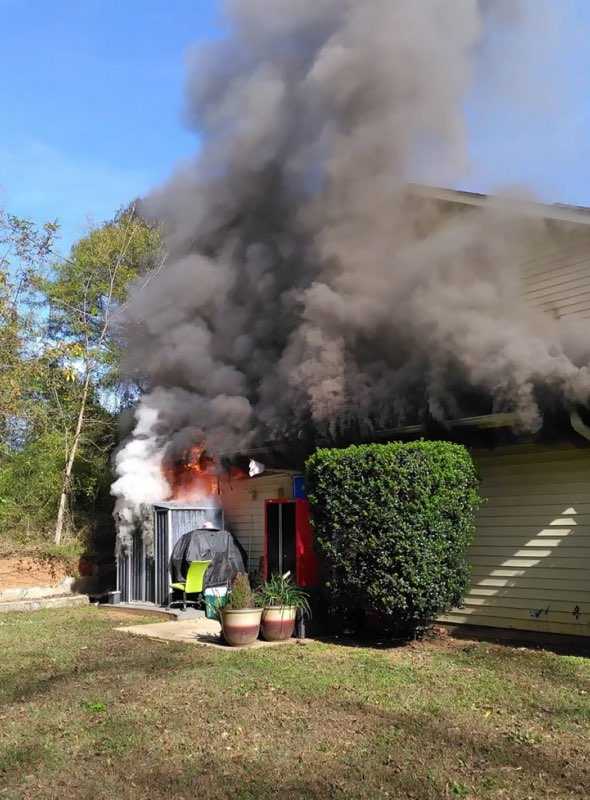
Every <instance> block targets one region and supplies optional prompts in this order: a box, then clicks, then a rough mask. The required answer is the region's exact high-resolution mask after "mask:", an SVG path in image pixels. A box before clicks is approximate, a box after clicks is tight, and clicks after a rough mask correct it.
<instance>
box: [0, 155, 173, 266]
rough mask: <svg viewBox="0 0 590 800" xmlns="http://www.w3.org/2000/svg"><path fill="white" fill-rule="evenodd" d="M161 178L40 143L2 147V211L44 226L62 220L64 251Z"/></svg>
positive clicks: (0, 183) (62, 247)
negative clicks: (89, 228)
mask: <svg viewBox="0 0 590 800" xmlns="http://www.w3.org/2000/svg"><path fill="white" fill-rule="evenodd" d="M157 177H158V176H155V175H150V174H149V173H148V172H147V171H138V170H131V169H125V168H123V167H120V166H117V165H114V164H109V163H105V162H101V161H97V160H93V159H91V158H88V157H84V156H80V157H78V156H75V155H72V154H66V153H63V152H61V151H60V150H57V149H55V148H53V147H50V146H48V145H47V144H45V143H44V142H42V141H38V140H35V139H28V140H23V141H21V142H19V143H14V144H11V145H7V144H0V206H3V207H5V208H6V209H7V210H9V211H11V212H13V213H16V214H20V215H23V216H27V217H31V218H33V219H35V220H37V221H39V222H43V221H46V220H49V219H57V220H58V221H59V223H60V225H61V249H62V250H64V251H65V250H67V249H69V247H70V245H71V244H72V243H73V242H74V241H75V240H76V239H77V238H79V237H80V236H81V235H83V234H84V232H85V231H86V230H87V229H88V226H89V223H90V222H101V221H102V220H104V219H108V218H109V217H110V216H112V214H113V212H114V211H116V210H117V209H118V208H119V207H121V206H122V205H124V204H126V203H128V202H129V201H130V200H132V199H133V198H135V197H137V196H138V195H141V194H144V193H145V192H147V191H148V189H150V188H151V186H152V185H153V184H154V183H155V182H156V180H157Z"/></svg>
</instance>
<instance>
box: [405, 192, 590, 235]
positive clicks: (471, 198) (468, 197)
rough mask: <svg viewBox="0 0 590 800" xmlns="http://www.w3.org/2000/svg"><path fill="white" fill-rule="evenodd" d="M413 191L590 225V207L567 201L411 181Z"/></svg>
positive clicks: (445, 199) (543, 217) (435, 197)
mask: <svg viewBox="0 0 590 800" xmlns="http://www.w3.org/2000/svg"><path fill="white" fill-rule="evenodd" d="M408 187H409V190H410V192H411V193H412V194H415V195H418V196H419V197H425V198H430V199H432V200H440V201H443V202H446V203H455V204H458V205H464V206H480V207H482V206H487V207H489V208H493V207H498V208H503V209H506V208H512V209H513V210H514V212H515V213H518V214H522V215H523V216H528V217H537V218H539V219H548V220H555V221H557V222H570V223H573V224H577V225H590V208H587V207H586V206H571V205H567V204H564V203H550V204H547V203H536V202H533V201H529V200H518V199H516V198H511V197H507V196H501V197H500V196H497V195H489V194H480V193H478V192H466V191H463V190H461V189H443V188H441V187H438V186H424V185H422V184H418V183H410V184H408Z"/></svg>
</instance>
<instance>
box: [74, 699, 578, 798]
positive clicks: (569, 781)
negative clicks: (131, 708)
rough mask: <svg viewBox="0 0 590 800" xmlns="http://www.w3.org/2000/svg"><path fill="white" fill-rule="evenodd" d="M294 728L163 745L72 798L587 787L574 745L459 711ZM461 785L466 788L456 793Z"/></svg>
mask: <svg viewBox="0 0 590 800" xmlns="http://www.w3.org/2000/svg"><path fill="white" fill-rule="evenodd" d="M320 713H321V712H320ZM356 713H358V710H357V711H356ZM343 721H344V720H343ZM449 723H450V724H449ZM290 733H291V732H290V731H289V730H288V729H286V730H285V729H284V730H281V731H280V732H277V739H276V741H274V743H271V745H270V746H269V748H268V749H267V750H266V751H265V752H264V753H262V754H261V755H260V756H254V757H253V756H245V755H244V754H241V753H240V752H235V751H233V749H232V747H229V746H228V747H225V746H224V745H223V743H222V742H217V743H215V742H210V743H209V749H208V750H207V751H206V752H205V753H199V755H198V756H197V757H196V758H193V759H191V763H190V764H189V763H186V760H182V761H179V760H178V759H175V758H168V757H167V756H166V754H164V753H162V754H161V757H160V758H158V759H156V760H153V761H151V762H150V763H149V765H146V767H145V769H143V768H141V767H138V765H137V763H135V764H134V765H133V766H131V765H128V764H127V765H126V764H124V763H123V764H119V765H117V766H116V771H115V773H114V774H112V775H111V776H110V777H109V779H108V783H107V785H105V786H103V787H102V789H101V790H100V791H101V792H102V793H97V787H96V786H94V787H92V788H91V787H88V788H87V789H85V791H83V792H79V793H78V797H80V798H81V800H86V798H88V800H91V799H92V800H98V798H104V799H105V800H107V798H109V800H110V797H111V796H114V794H113V793H116V794H117V796H118V797H121V798H127V797H129V798H132V797H147V796H149V797H151V798H152V799H153V800H159V798H162V799H163V798H169V797H174V798H177V799H180V798H187V800H188V798H192V797H199V796H200V797H207V798H208V800H222V799H223V798H234V799H237V800H240V799H241V800H250V799H252V800H254V799H256V800H264V798H293V800H294V799H295V798H297V799H298V800H299V799H301V800H303V798H312V800H324V798H334V797H347V798H354V797H358V798H364V797H368V796H371V797H386V796H389V797H400V798H401V797H403V798H420V800H440V798H444V797H454V796H477V797H480V796H482V795H481V794H480V792H481V791H483V789H485V790H486V791H488V790H492V789H493V790H494V791H495V792H498V791H500V792H501V794H499V795H498V794H493V795H489V796H502V797H510V798H511V800H520V798H528V797H531V796H533V795H532V794H531V792H533V791H536V793H535V794H534V796H540V795H539V794H538V790H539V789H540V788H541V787H542V793H543V796H552V797H553V796H555V797H559V798H561V800H565V798H580V799H581V798H584V797H586V796H587V795H586V794H585V792H584V785H587V781H588V779H589V777H590V775H589V769H588V766H587V765H585V763H584V761H583V757H582V756H580V760H579V762H578V763H574V762H573V761H572V758H571V753H564V752H560V750H559V744H558V743H556V744H551V743H543V742H540V743H539V744H535V745H524V744H520V743H518V742H515V741H513V740H511V739H510V738H509V737H507V735H506V734H505V733H504V732H497V731H494V730H484V729H479V730H473V729H472V728H469V727H467V726H466V725H465V724H463V725H459V724H458V723H457V721H456V720H453V721H450V720H446V719H433V718H432V717H431V716H428V715H422V714H420V715H415V714H409V713H407V714H404V713H395V712H384V711H380V710H375V709H367V712H366V715H365V718H364V719H363V724H362V731H354V730H353V731H351V730H331V731H330V730H326V729H324V730H323V733H321V734H320V733H319V732H318V730H317V729H316V728H313V729H311V730H310V731H309V732H308V733H307V735H305V734H304V736H303V738H302V737H301V736H296V735H294V736H293V737H291V736H290ZM270 736H271V738H272V734H270ZM336 737H341V740H342V741H341V743H340V745H339V746H338V748H337V753H336V755H333V754H332V755H330V757H326V756H325V755H324V744H325V743H326V742H328V743H329V744H333V743H334V739H335V738H336ZM273 745H274V747H273ZM119 770H121V772H119ZM131 785H132V787H133V788H132V789H131V788H130V786H131ZM453 787H455V788H453ZM462 787H465V791H466V792H468V793H469V794H461V792H463V788H462ZM535 787H536V790H535ZM502 792H503V793H502ZM387 793H389V794H387ZM545 793H546V794H545ZM486 796H487V795H486Z"/></svg>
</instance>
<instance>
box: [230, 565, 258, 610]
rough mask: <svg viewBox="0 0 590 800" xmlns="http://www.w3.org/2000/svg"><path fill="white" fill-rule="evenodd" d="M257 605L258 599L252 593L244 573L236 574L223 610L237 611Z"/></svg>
mask: <svg viewBox="0 0 590 800" xmlns="http://www.w3.org/2000/svg"><path fill="white" fill-rule="evenodd" d="M258 604H259V600H258V597H257V595H256V593H255V592H253V591H252V588H251V586H250V581H249V580H248V576H247V575H246V573H245V572H238V574H237V575H236V577H235V578H234V580H233V583H232V585H231V591H230V594H229V600H228V601H227V603H226V604H225V606H224V608H225V609H228V610H230V611H238V610H240V609H243V608H256V606H257V605H258Z"/></svg>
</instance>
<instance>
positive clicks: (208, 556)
mask: <svg viewBox="0 0 590 800" xmlns="http://www.w3.org/2000/svg"><path fill="white" fill-rule="evenodd" d="M191 561H211V564H210V566H209V569H208V570H207V572H206V573H205V580H204V588H205V589H207V588H209V587H211V586H224V585H228V584H229V583H230V582H231V581H232V579H233V578H234V576H235V575H236V573H237V572H246V569H247V559H246V553H245V551H244V549H243V547H242V546H241V545H240V544H239V543H238V541H237V540H236V539H235V538H234V537H233V536H232V535H231V533H230V532H229V531H225V530H220V529H219V528H215V527H201V528H197V529H196V530H194V531H190V532H189V533H185V534H184V535H183V536H181V537H180V539H179V540H178V541H177V542H176V544H175V545H174V549H173V550H172V557H171V559H170V574H171V576H172V581H173V582H176V581H184V580H185V579H186V575H187V572H188V567H189V564H190V562H191Z"/></svg>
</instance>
